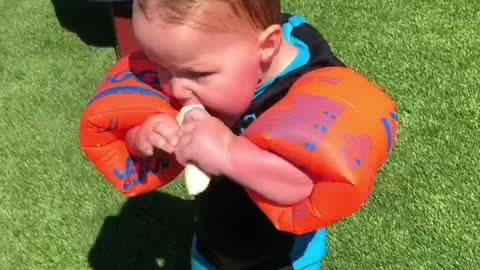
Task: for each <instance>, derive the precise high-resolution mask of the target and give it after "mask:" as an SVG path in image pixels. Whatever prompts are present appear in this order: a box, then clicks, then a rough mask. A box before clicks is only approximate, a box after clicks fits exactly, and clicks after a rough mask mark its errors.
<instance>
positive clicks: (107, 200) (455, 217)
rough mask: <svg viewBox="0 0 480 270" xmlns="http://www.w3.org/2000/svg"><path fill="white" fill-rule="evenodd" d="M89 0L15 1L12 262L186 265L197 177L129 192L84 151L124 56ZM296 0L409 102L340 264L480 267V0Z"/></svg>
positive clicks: (9, 59) (0, 87)
mask: <svg viewBox="0 0 480 270" xmlns="http://www.w3.org/2000/svg"><path fill="white" fill-rule="evenodd" d="M82 2H86V1H83V0H52V1H49V0H35V1H31V0H30V1H29V0H17V1H8V0H0V18H1V19H0V113H1V114H0V164H2V169H1V170H0V183H1V185H0V196H1V197H0V269H61V270H65V269H96V270H103V269H147V270H153V269H168V270H187V269H188V265H189V262H188V256H189V244H190V242H189V241H190V237H191V231H192V205H191V201H190V200H189V198H188V197H187V196H186V195H185V190H184V188H183V185H182V184H181V183H177V184H173V185H170V186H168V187H166V188H164V189H162V190H161V191H159V192H154V193H152V194H149V195H145V196H142V197H139V198H135V199H127V198H125V197H123V196H122V195H120V194H119V193H117V192H116V191H115V190H114V189H113V188H112V187H111V186H110V185H109V184H108V183H107V182H106V181H105V180H104V179H103V178H102V177H101V176H100V175H99V174H98V173H97V172H96V171H95V170H94V168H93V167H92V166H91V164H90V163H89V162H88V161H87V160H86V159H85V158H84V156H83V153H82V152H81V151H80V148H79V145H78V125H79V118H80V115H81V113H82V110H83V108H84V106H85V104H86V102H87V99H88V98H89V96H90V95H91V93H92V92H93V91H94V90H95V88H96V87H97V85H98V84H99V82H100V81H101V79H102V77H103V75H104V74H105V72H106V70H107V69H108V68H109V66H110V65H112V63H113V62H114V61H115V59H116V56H115V52H114V50H113V48H112V47H111V45H112V34H111V32H109V28H108V24H105V23H104V22H105V20H104V18H105V16H104V15H105V14H106V13H105V10H103V9H101V8H94V7H92V6H86V4H81V3H82ZM283 5H284V9H285V10H286V11H290V12H292V13H295V14H302V15H304V16H305V17H306V18H307V19H308V20H309V21H310V22H311V23H313V24H314V25H316V26H317V27H319V29H320V30H321V32H322V33H323V35H324V36H325V37H326V38H327V40H328V41H329V42H330V44H331V47H332V49H333V50H334V51H335V52H336V53H337V54H338V56H339V57H340V58H341V59H342V60H343V61H344V62H345V63H346V64H347V65H349V66H351V67H353V68H355V69H356V70H358V71H359V72H361V73H363V74H364V75H365V76H367V77H368V78H370V79H371V80H373V81H375V82H376V83H378V84H379V85H381V86H382V87H383V88H384V89H385V91H386V92H387V93H388V94H389V95H390V96H392V97H393V98H394V99H395V100H396V101H397V104H398V107H399V119H400V123H401V126H400V127H401V128H400V131H399V135H398V136H399V141H398V143H397V145H396V147H395V150H394V152H393V153H392V155H391V156H390V159H389V161H388V163H387V164H386V165H385V166H384V168H383V169H382V171H381V173H380V174H379V176H378V179H377V185H376V188H375V191H374V192H373V195H372V197H371V199H370V201H369V203H368V205H367V206H366V207H365V208H363V210H362V211H360V212H358V213H356V214H354V215H353V216H351V217H349V218H348V219H346V220H344V221H342V222H339V223H337V224H335V225H333V226H331V227H330V230H329V233H330V234H329V246H330V248H329V256H328V257H327V259H326V260H325V264H324V265H325V269H328V270H333V269H338V270H340V269H342V270H343V269H355V270H356V269H362V270H363V269H365V270H374V269H410V270H413V269H415V270H419V269H465V270H470V269H478V266H479V265H480V259H478V258H477V256H478V254H480V221H479V220H480V187H479V186H480V185H479V184H478V183H479V179H480V169H479V167H480V150H479V147H478V142H479V141H478V138H479V137H480V124H479V123H480V91H479V90H480V80H479V78H480V72H479V67H480V53H479V48H480V39H478V34H479V28H478V25H480V2H478V1H471V0H456V1H447V0H424V1H404V0H397V1H393V0H377V1H368V0H356V1H347V0H340V1H334V0H325V1H316V0H301V1H294V0H288V1H286V0H285V1H283ZM96 7H98V6H96ZM72 11H75V13H73V12H72ZM88 16H90V18H87V17H88ZM102 18H103V19H102Z"/></svg>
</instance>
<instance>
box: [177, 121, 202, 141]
mask: <svg viewBox="0 0 480 270" xmlns="http://www.w3.org/2000/svg"><path fill="white" fill-rule="evenodd" d="M196 126H197V124H195V123H192V122H190V123H186V124H183V125H182V126H181V127H180V128H179V129H178V131H177V134H176V135H177V137H178V138H180V137H182V136H185V135H187V134H190V133H192V132H193V131H194V130H195V127H196Z"/></svg>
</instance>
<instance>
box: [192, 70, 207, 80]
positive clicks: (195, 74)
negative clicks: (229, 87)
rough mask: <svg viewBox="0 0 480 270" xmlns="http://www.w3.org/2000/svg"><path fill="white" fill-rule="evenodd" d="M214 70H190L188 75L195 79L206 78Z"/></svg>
mask: <svg viewBox="0 0 480 270" xmlns="http://www.w3.org/2000/svg"><path fill="white" fill-rule="evenodd" d="M212 74H213V72H200V71H189V72H188V73H187V76H188V77H190V78H194V79H200V78H205V77H208V76H210V75H212Z"/></svg>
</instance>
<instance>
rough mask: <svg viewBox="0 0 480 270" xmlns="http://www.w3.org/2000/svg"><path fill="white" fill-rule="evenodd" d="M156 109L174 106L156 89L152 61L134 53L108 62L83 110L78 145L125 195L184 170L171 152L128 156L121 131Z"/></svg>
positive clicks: (166, 110) (149, 188) (142, 190)
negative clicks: (152, 156)
mask: <svg viewBox="0 0 480 270" xmlns="http://www.w3.org/2000/svg"><path fill="white" fill-rule="evenodd" d="M158 113H167V114H170V115H172V117H176V116H177V114H178V111H177V110H175V109H173V108H172V106H171V105H170V103H169V98H168V97H167V96H165V95H164V94H163V93H162V92H161V91H160V88H159V81H158V75H157V67H156V65H155V64H154V63H152V62H150V61H149V60H148V59H147V57H146V56H145V55H144V54H143V53H140V52H137V53H133V54H131V55H129V56H126V57H124V58H122V59H120V60H119V61H118V62H117V63H116V64H114V65H113V66H112V68H111V69H110V71H109V72H108V74H107V75H106V77H105V79H104V80H103V82H102V83H101V85H100V87H99V88H98V90H97V92H96V93H95V94H94V95H93V96H92V98H91V99H90V101H89V103H88V104H87V107H86V109H85V111H84V113H83V115H82V118H81V122H80V146H81V148H82V150H83V151H84V152H85V154H86V156H87V158H88V159H90V161H91V162H92V163H93V164H94V165H95V167H96V168H97V170H98V171H100V173H102V174H103V175H104V176H105V177H106V178H107V180H108V181H109V182H110V183H111V184H112V185H113V186H114V187H115V188H117V189H118V190H120V191H121V192H122V193H123V194H125V195H127V196H136V195H139V194H143V193H146V192H149V191H152V190H155V189H157V188H159V187H161V186H163V185H165V184H167V183H169V182H171V181H172V180H173V179H175V177H176V176H177V175H179V174H180V173H181V171H182V170H183V167H182V166H181V165H180V164H178V162H177V161H176V159H175V158H174V157H173V156H171V155H170V156H165V157H159V158H157V159H154V160H150V161H146V160H142V159H136V158H134V157H132V156H131V155H130V154H129V152H128V150H127V147H126V145H125V141H124V137H125V133H126V132H127V131H128V130H129V129H131V128H132V127H135V126H138V125H140V124H142V123H143V122H144V121H145V120H146V119H147V118H149V117H151V116H153V115H155V114H158Z"/></svg>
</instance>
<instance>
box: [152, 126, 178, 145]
mask: <svg viewBox="0 0 480 270" xmlns="http://www.w3.org/2000/svg"><path fill="white" fill-rule="evenodd" d="M153 131H154V132H155V134H157V135H160V136H162V137H163V138H164V139H165V140H166V142H168V143H169V144H171V145H173V146H175V145H176V144H177V142H178V137H177V131H178V126H177V125H170V124H167V123H157V124H156V125H155V126H154V127H153Z"/></svg>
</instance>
